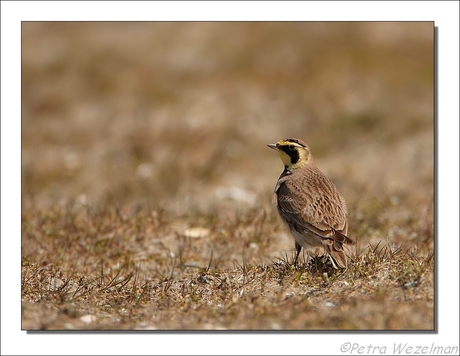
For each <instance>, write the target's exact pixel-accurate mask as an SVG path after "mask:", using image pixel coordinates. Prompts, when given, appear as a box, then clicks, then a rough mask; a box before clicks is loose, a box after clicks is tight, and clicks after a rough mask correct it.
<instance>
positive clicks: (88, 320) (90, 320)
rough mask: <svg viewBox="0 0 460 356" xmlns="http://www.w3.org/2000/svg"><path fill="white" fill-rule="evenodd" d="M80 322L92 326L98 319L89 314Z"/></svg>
mask: <svg viewBox="0 0 460 356" xmlns="http://www.w3.org/2000/svg"><path fill="white" fill-rule="evenodd" d="M80 320H81V321H82V322H84V323H85V324H91V323H94V322H95V321H96V317H95V316H94V315H90V314H87V315H83V316H82V317H81V318H80Z"/></svg>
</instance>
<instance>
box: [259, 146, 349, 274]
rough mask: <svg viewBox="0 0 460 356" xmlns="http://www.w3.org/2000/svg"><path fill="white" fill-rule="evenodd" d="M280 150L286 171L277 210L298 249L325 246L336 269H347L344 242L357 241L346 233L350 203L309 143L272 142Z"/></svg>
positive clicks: (277, 190) (278, 188)
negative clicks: (319, 163) (322, 168)
mask: <svg viewBox="0 0 460 356" xmlns="http://www.w3.org/2000/svg"><path fill="white" fill-rule="evenodd" d="M268 147H270V148H273V149H275V150H277V151H278V152H279V154H280V157H281V160H282V161H283V163H284V171H283V173H281V175H280V177H279V178H278V182H277V184H276V187H275V193H274V195H275V201H276V205H277V208H278V212H279V214H280V216H281V218H282V219H283V221H284V222H285V223H286V225H287V226H288V227H289V230H290V232H291V234H292V236H293V237H294V239H295V249H296V251H297V254H296V257H295V260H294V263H295V264H297V259H298V257H299V254H300V250H301V249H302V247H303V248H305V249H307V248H314V247H318V246H323V248H324V250H325V252H326V253H327V254H328V255H329V258H330V260H331V262H332V265H333V266H334V268H338V267H340V268H347V267H348V263H347V256H346V254H345V251H344V249H343V245H344V244H345V245H354V244H355V242H354V241H353V240H351V239H350V238H349V237H347V236H346V234H347V230H348V222H347V213H348V212H347V205H346V203H345V200H344V199H343V198H342V196H341V195H340V194H339V192H338V191H337V188H336V187H335V186H334V184H333V183H332V182H331V181H330V180H329V179H328V178H327V177H326V176H325V175H324V173H323V172H321V171H320V170H319V169H318V168H317V167H316V165H315V163H314V161H313V156H312V154H311V152H310V148H309V147H308V146H307V144H306V143H305V142H303V141H301V140H299V139H296V138H288V139H286V140H281V141H278V142H277V143H276V144H269V145H268Z"/></svg>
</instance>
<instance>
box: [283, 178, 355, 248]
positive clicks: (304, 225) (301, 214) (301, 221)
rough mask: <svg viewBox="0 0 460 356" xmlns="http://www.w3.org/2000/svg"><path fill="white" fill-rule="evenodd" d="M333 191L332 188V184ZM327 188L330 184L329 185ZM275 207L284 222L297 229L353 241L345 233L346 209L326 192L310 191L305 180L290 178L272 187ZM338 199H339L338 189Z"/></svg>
mask: <svg viewBox="0 0 460 356" xmlns="http://www.w3.org/2000/svg"><path fill="white" fill-rule="evenodd" d="M332 188H333V192H336V189H335V187H334V186H332ZM329 189H330V187H329ZM275 193H276V198H277V202H278V209H279V210H280V212H281V213H282V215H283V216H284V217H285V219H286V220H287V222H288V223H289V224H290V225H291V226H292V227H293V228H294V229H295V230H297V231H298V232H300V233H303V232H304V231H305V229H309V230H310V231H312V232H314V233H316V234H317V235H319V236H321V237H323V238H330V239H333V240H337V241H338V242H341V243H345V244H353V243H354V242H353V240H351V239H350V238H349V237H347V236H346V235H345V234H346V231H347V227H348V225H347V219H346V210H344V207H343V206H338V205H337V202H336V203H334V201H333V199H328V198H327V195H325V194H321V193H319V192H313V191H312V190H310V189H308V185H307V184H301V185H300V184H295V183H293V182H292V181H290V180H284V181H282V182H280V184H279V186H278V189H277V190H276V192H275ZM336 194H337V197H335V198H336V199H334V200H337V198H338V199H339V201H340V202H341V203H342V200H341V198H340V196H339V195H338V192H336ZM345 209H346V208H345Z"/></svg>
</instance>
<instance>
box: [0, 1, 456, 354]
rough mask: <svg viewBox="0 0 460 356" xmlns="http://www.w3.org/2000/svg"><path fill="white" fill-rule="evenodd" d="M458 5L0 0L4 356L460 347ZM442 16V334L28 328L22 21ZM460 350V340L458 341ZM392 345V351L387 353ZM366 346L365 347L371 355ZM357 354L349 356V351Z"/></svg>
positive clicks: (439, 18) (439, 19) (337, 351)
mask: <svg viewBox="0 0 460 356" xmlns="http://www.w3.org/2000/svg"><path fill="white" fill-rule="evenodd" d="M458 14H459V3H458V2H456V1H409V2H402V1H393V2H374V1H356V2H349V1H339V2H328V1H326V2H302V1H295V2H276V1H273V2H265V1H263V2H262V1H255V2H244V1H241V2H207V1H205V2H189V1H186V2H174V1H173V2H147V1H145V2H143V1H141V2H108V1H107V2H106V1H104V2H92V1H83V2H55V1H50V2H42V1H32V2H21V1H18V2H15V1H11V2H9V1H2V2H1V99H2V101H1V104H2V105H1V148H2V150H1V159H2V160H1V168H2V169H1V218H2V219H1V222H2V224H1V267H2V269H1V273H2V274H1V287H2V288H1V354H24V355H25V354H34V355H39V354H47V355H54V354H56V355H57V354H61V355H62V354H112V355H116V354H140V355H142V354H202V355H206V354H266V355H270V354H317V355H321V354H340V345H342V344H343V343H345V342H352V343H353V342H356V343H359V344H360V345H363V346H367V345H369V344H373V345H380V346H385V345H388V346H389V345H392V344H393V343H394V342H407V343H409V344H411V345H420V344H421V345H431V344H432V343H433V342H434V343H435V344H436V345H445V346H447V345H455V343H458V335H459V310H458V307H459V305H458V301H459V294H458V293H459V274H458V273H459V264H458V261H459V255H458V252H459V230H458V228H459V223H458V222H459V218H458V217H459V209H458V208H459V204H458V203H459V200H458V197H459V190H458V187H459V176H458V172H459V135H458V134H459V104H458V98H459V81H458V78H459V67H458V64H459V56H458V54H459V35H458V34H459V15H458ZM50 20H53V21H57V20H59V21H77V20H78V21H83V20H84V21H90V20H94V21H101V20H104V21H108V20H111V21H112V20H123V21H127V20H130V21H152V20H156V21H158V20H162V21H170V20H188V21H197V20H201V21H203V20H212V21H223V20H225V21H229V20H231V21H234V20H239V21H245V20H259V21H273V20H287V21H294V20H295V21H312V20H314V21H337V20H340V21H357V20H359V21H379V20H380V21H399V20H401V21H435V25H436V26H437V27H438V28H439V31H438V35H439V38H438V50H439V51H438V54H439V57H438V58H439V64H438V74H439V81H438V83H439V87H438V89H439V95H438V100H439V101H438V105H439V110H438V119H439V141H438V143H439V171H438V173H439V213H438V217H439V220H438V222H439V230H438V233H439V235H438V242H439V247H440V252H439V254H438V258H439V260H438V266H439V274H438V276H439V280H438V286H439V290H438V292H439V294H438V295H439V301H438V306H439V313H440V314H439V320H438V321H439V334H437V335H435V334H425V335H416V334H415V335H414V334H397V333H393V334H359V335H356V334H347V333H342V334H334V335H331V334H328V333H324V334H304V333H303V334H288V335H285V334H283V335H280V334H263V333H257V334H254V333H252V334H224V335H221V334H196V333H195V334H163V333H162V334H145V335H144V334H142V335H139V334H122V335H120V334H98V333H94V334H77V335H75V334H59V335H55V334H54V335H53V334H45V335H30V334H26V333H25V332H22V331H20V328H21V325H20V316H19V314H20V300H21V298H20V285H19V282H18V279H19V278H20V277H19V274H18V270H19V265H20V260H19V257H20V235H21V231H20V213H21V211H20V194H21V186H20V184H21V183H20V182H21V179H20V169H21V165H20V159H21V156H20V137H21V131H20V129H21V127H20V107H21V97H20V95H21V90H20V69H21V67H20V64H21V57H20V54H21V52H20V49H21V21H50ZM457 346H458V344H457ZM390 352H391V347H389V348H388V352H387V353H388V354H389V353H390ZM366 353H367V352H365V354H366ZM348 354H350V353H348Z"/></svg>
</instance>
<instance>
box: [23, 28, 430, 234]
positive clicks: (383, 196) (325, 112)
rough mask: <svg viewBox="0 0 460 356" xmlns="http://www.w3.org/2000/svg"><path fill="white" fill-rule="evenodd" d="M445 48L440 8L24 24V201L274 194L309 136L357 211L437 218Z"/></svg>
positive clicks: (165, 200)
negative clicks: (338, 18)
mask: <svg viewBox="0 0 460 356" xmlns="http://www.w3.org/2000/svg"><path fill="white" fill-rule="evenodd" d="M433 48H434V27H433V23H432V22H408V23H405V22H396V23H393V22H380V23H371V22H369V23H367V22H343V23H342V22H248V23H247V22H235V23H233V22H204V23H199V22H185V23H182V22H154V23H148V22H135V23H129V22H114V23H111V22H101V23H98V22H75V23H72V22H66V23H60V22H49V23H39V22H23V23H22V192H23V199H24V198H31V199H33V201H34V203H35V204H37V205H39V206H48V205H51V204H55V203H56V202H61V201H76V202H81V203H87V202H89V203H91V204H95V205H101V206H103V205H105V204H116V205H120V204H127V203H133V202H141V201H144V202H148V203H149V204H150V205H152V206H158V207H160V206H166V207H168V208H170V209H173V210H178V211H183V210H185V209H190V208H191V207H193V208H196V209H198V210H199V211H215V210H214V209H217V208H222V207H224V206H226V205H227V204H232V205H235V204H236V205H237V206H246V207H256V208H258V207H269V206H270V204H271V199H272V191H273V188H274V186H275V183H276V180H277V178H278V176H279V174H280V173H281V171H282V169H283V166H282V163H281V161H280V159H279V157H278V155H277V154H276V153H275V152H273V151H272V150H270V149H269V148H267V146H266V145H267V144H268V143H274V142H276V141H278V140H280V139H285V138H288V137H297V138H300V139H302V140H304V141H306V142H307V143H308V144H309V145H310V148H311V149H312V152H313V156H314V157H315V160H316V163H317V165H318V166H319V168H320V169H321V170H322V171H324V172H325V173H326V174H327V175H328V176H329V177H330V178H331V179H332V180H333V181H334V182H335V183H336V185H337V186H338V188H339V190H340V191H341V193H342V195H343V196H344V197H345V199H346V200H347V202H348V204H349V206H350V215H351V216H352V219H355V220H356V221H359V220H360V219H362V220H363V219H366V214H367V213H369V214H371V215H372V213H374V215H376V214H375V212H376V211H378V209H380V208H381V205H382V204H388V205H392V206H395V207H399V208H398V209H396V210H392V214H393V213H395V214H397V216H396V215H393V216H390V217H387V218H388V219H393V220H394V219H396V220H397V219H406V220H407V219H418V220H423V219H424V217H425V218H426V217H427V216H428V217H429V218H428V220H426V223H428V224H429V225H431V223H432V221H433V218H432V213H433V210H432V209H433V206H432V204H433V166H434V161H433V157H434V143H433V127H434V117H433V113H434V102H433V95H434V94H433V93H434V91H433V88H434V82H433V77H434V62H433V58H434V52H433ZM350 226H351V224H350Z"/></svg>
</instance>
